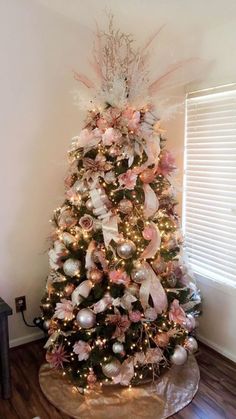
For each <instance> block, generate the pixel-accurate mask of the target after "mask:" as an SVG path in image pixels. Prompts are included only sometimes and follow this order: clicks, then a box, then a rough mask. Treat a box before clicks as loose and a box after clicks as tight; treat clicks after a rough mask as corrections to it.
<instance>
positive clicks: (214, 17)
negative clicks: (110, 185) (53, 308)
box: [0, 0, 236, 358]
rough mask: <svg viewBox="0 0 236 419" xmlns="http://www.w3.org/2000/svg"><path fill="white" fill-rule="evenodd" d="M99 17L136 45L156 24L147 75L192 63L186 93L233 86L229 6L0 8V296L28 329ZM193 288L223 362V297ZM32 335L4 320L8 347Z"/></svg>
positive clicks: (93, 3) (229, 348)
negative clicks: (195, 63)
mask: <svg viewBox="0 0 236 419" xmlns="http://www.w3.org/2000/svg"><path fill="white" fill-rule="evenodd" d="M105 9H111V10H112V11H113V13H114V14H115V17H116V22H117V25H118V26H119V25H120V27H121V28H122V29H125V30H130V32H131V33H134V35H135V36H136V37H137V40H138V42H144V40H145V39H147V38H148V36H149V35H150V34H152V33H153V31H154V30H156V29H157V28H158V27H160V25H161V24H163V23H166V28H165V30H164V31H163V34H162V36H161V37H160V38H158V40H157V42H156V45H157V47H156V49H155V52H153V56H152V60H151V62H152V70H153V73H154V72H155V71H157V69H158V68H160V66H162V67H165V62H166V60H167V61H170V60H171V59H173V58H174V59H181V58H183V57H189V56H200V57H202V58H210V59H211V60H213V64H212V66H211V70H210V71H209V73H208V74H206V75H205V77H204V81H203V82H202V83H201V84H200V83H199V82H198V83H195V85H193V84H192V85H190V86H188V89H189V90H195V89H198V88H201V87H209V86H214V85H219V84H224V83H230V82H233V81H234V82H235V74H236V71H235V70H236V57H235V52H234V51H235V46H234V40H235V19H234V16H236V14H235V12H236V2H235V1H234V0H224V1H223V0H214V1H213V0H208V1H207V2H206V1H204V0H199V1H198V2H193V1H189V0H149V1H148V2H147V1H144V0H130V1H129V2H127V1H126V0H120V1H119V2H118V1H116V0H100V1H97V0H86V1H79V0H70V2H65V1H64V0H8V1H5V2H4V1H2V2H0V17H1V23H0V44H1V45H0V47H1V63H0V72H1V82H2V83H1V91H0V93H1V96H0V97H1V112H0V120H1V123H0V129H1V136H0V138H1V165H0V170H1V192H2V200H1V201H2V204H1V249H0V258H1V262H0V266H1V274H0V295H1V296H2V297H3V298H4V299H5V300H6V301H7V302H8V303H9V304H10V305H12V306H14V297H16V296H20V295H26V297H27V303H28V309H27V312H26V316H27V318H28V320H29V321H30V320H31V319H32V318H33V317H34V316H35V315H37V314H39V308H38V307H39V302H40V298H41V296H42V293H43V291H44V284H45V278H46V275H47V270H48V261H47V254H46V250H47V242H46V240H45V238H46V237H47V236H48V234H49V231H50V226H49V224H48V220H49V218H50V216H51V213H52V211H53V209H54V208H55V207H56V206H57V205H58V204H59V203H60V202H61V200H62V199H63V177H64V173H65V169H66V151H67V148H68V145H69V140H70V138H71V137H72V136H74V135H76V134H77V133H78V131H79V129H80V127H81V120H82V118H83V115H81V113H80V112H79V111H78V109H77V108H76V107H74V106H73V101H72V96H71V94H70V92H71V90H72V89H74V88H75V86H76V84H75V82H74V81H73V78H72V71H71V70H72V69H79V70H81V71H85V72H86V71H87V65H86V62H87V59H88V58H89V52H90V50H91V46H92V29H93V28H94V20H95V19H97V21H98V22H99V23H100V25H101V26H103V25H104V22H105V21H106V16H105V14H104V10H105ZM167 128H168V137H169V144H168V147H169V148H170V149H173V151H174V153H175V155H176V157H177V162H178V166H179V175H178V184H179V185H181V184H182V163H183V145H184V143H183V138H184V115H183V114H178V115H177V117H176V118H175V119H174V120H171V121H169V122H168V123H167ZM180 192H181V191H180ZM180 201H181V193H180ZM199 285H200V287H201V289H202V293H203V297H204V314H203V316H202V319H201V323H200V331H199V333H200V335H201V337H202V339H203V340H204V339H205V341H207V342H208V343H209V344H210V345H212V346H213V347H216V348H218V350H220V351H221V352H223V353H226V354H228V356H230V357H231V358H233V357H234V356H235V355H234V350H235V347H236V341H235V337H234V336H233V334H232V332H231V331H232V329H233V326H234V322H235V309H234V306H235V305H234V304H233V297H232V294H230V290H229V292H228V291H227V290H224V293H223V292H222V291H221V289H220V288H218V287H217V286H214V285H213V284H212V283H208V282H207V281H206V280H203V281H201V282H199ZM215 301H217V304H215ZM220 302H221V312H220V315H219V305H220V304H219V303H220ZM216 325H217V328H216ZM32 331H33V332H32ZM34 332H35V333H36V334H37V333H38V332H37V331H34V329H28V328H26V327H25V326H24V325H23V323H22V320H21V317H20V315H19V314H15V313H14V315H13V316H12V318H11V319H10V337H11V340H12V344H13V345H16V344H19V343H23V342H25V341H27V340H31V339H32V338H33V336H32V335H31V334H32V333H34ZM35 336H36V335H35Z"/></svg>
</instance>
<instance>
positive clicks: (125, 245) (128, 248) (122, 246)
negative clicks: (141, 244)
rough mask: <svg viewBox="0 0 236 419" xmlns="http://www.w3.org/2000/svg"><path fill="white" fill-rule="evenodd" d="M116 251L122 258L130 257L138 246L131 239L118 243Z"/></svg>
mask: <svg viewBox="0 0 236 419" xmlns="http://www.w3.org/2000/svg"><path fill="white" fill-rule="evenodd" d="M116 251H117V254H118V256H120V257H121V258H122V259H130V258H131V257H132V256H133V254H134V252H135V251H136V246H135V244H134V243H133V242H132V241H131V240H126V241H123V242H121V243H118V245H117V248H116Z"/></svg>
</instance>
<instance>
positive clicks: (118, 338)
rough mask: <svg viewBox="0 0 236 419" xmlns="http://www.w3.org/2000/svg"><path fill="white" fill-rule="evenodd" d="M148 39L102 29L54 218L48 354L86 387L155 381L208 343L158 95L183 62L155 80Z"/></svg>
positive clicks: (45, 304) (45, 307) (46, 305)
mask: <svg viewBox="0 0 236 419" xmlns="http://www.w3.org/2000/svg"><path fill="white" fill-rule="evenodd" d="M149 43H150V41H149V42H148V43H147V45H146V47H148V45H149ZM146 47H144V48H142V49H140V50H135V49H134V48H133V40H132V38H131V37H130V35H127V34H124V33H122V32H120V31H115V30H114V29H113V25H112V21H111V23H110V26H109V30H108V31H107V32H100V31H98V33H97V37H96V47H95V50H94V54H93V59H94V61H93V68H94V70H95V72H96V76H97V79H99V81H100V87H99V89H97V91H96V93H95V94H94V95H92V92H93V90H94V88H95V85H94V83H93V82H92V81H91V80H90V79H88V78H87V77H86V76H84V75H82V74H79V73H76V74H75V77H76V79H77V80H78V81H80V82H81V83H82V84H83V85H85V86H86V88H88V91H89V94H90V100H89V106H90V108H89V109H88V112H87V119H86V122H85V126H84V128H83V129H82V131H81V132H80V134H79V135H78V137H75V138H73V141H72V147H71V149H70V151H69V161H70V165H69V172H68V175H67V177H66V179H65V188H66V191H65V201H64V203H63V204H62V206H61V207H60V208H57V209H56V210H55V211H54V216H53V219H52V220H51V221H52V224H53V227H54V229H53V231H52V234H51V241H52V244H51V248H50V251H49V259H50V272H49V275H48V278H47V285H46V294H45V297H44V298H43V300H42V305H41V307H42V311H43V319H44V325H45V327H46V328H47V329H48V334H49V339H48V341H47V344H46V349H47V353H46V360H47V361H48V363H49V364H50V365H51V366H52V367H54V368H57V369H58V370H61V371H62V373H63V375H67V376H68V378H69V380H70V381H71V382H73V383H75V385H76V386H78V387H79V388H81V389H84V388H89V389H91V388H93V387H94V386H95V385H98V384H100V385H104V384H106V383H107V382H108V381H109V382H112V383H114V384H117V383H119V384H121V385H125V386H131V385H135V384H138V383H140V382H142V381H143V380H147V379H155V378H156V377H157V376H159V375H160V374H161V372H162V371H163V370H164V369H165V368H169V367H171V365H172V364H177V365H181V364H183V363H184V362H185V361H186V359H187V356H188V352H190V353H191V352H194V351H195V350H196V349H197V343H196V340H195V339H194V337H193V336H192V334H193V332H194V328H195V323H196V322H195V317H196V316H197V315H198V314H199V303H200V298H199V294H198V291H197V289H196V286H195V284H194V281H193V280H192V278H191V276H190V275H189V273H188V271H187V268H186V266H185V264H184V262H183V254H182V249H181V246H182V236H181V232H180V223H179V217H178V214H177V212H176V205H177V201H176V196H175V193H174V190H173V187H172V179H171V177H172V174H173V172H174V171H175V163H174V159H173V157H172V155H171V153H170V152H169V151H167V149H166V148H165V143H166V138H165V132H164V131H163V130H162V129H161V126H160V115H159V110H158V107H157V109H156V110H155V108H154V106H153V104H152V101H151V98H150V97H151V95H153V94H155V93H156V92H157V93H158V89H159V87H160V85H161V84H162V83H163V81H164V82H165V81H166V78H167V77H169V76H170V73H172V72H173V71H174V70H175V69H172V70H171V71H168V72H167V73H166V75H164V76H162V77H159V78H158V79H157V80H155V81H150V79H149V76H148V72H147V70H146V61H147V56H146V49H147V48H146ZM157 101H158V95H157ZM83 103H84V102H83Z"/></svg>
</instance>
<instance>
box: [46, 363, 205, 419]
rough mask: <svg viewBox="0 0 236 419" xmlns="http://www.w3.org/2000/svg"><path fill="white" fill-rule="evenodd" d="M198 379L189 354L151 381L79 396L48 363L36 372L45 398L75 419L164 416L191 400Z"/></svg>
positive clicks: (106, 387)
mask: <svg viewBox="0 0 236 419" xmlns="http://www.w3.org/2000/svg"><path fill="white" fill-rule="evenodd" d="M199 378H200V374H199V368H198V365H197V362H196V360H195V358H194V356H189V357H188V361H187V362H186V363H185V365H182V366H179V367H178V366H173V367H172V368H171V369H170V370H168V371H167V372H166V373H165V374H163V376H161V377H160V378H159V379H158V380H157V381H155V383H149V384H143V385H140V386H137V387H132V388H131V389H128V388H126V387H120V386H117V385H116V386H113V385H112V386H104V387H102V388H101V389H96V390H93V391H90V392H89V394H87V395H84V396H83V395H81V394H80V393H79V392H78V390H77V389H76V387H74V386H73V385H72V384H69V383H68V382H67V380H66V379H65V378H64V377H62V375H61V374H59V373H58V372H57V371H55V370H52V369H50V367H49V365H48V364H44V365H42V366H41V368H40V371H39V383H40V386H41V389H42V391H43V393H44V395H45V396H46V397H47V399H48V400H49V401H50V402H51V403H52V404H53V405H54V406H55V407H57V408H58V409H59V410H61V411H62V412H63V413H66V414H67V415H69V416H71V417H72V418H76V419H121V418H122V419H123V418H127V419H138V418H142V419H143V418H148V419H164V418H168V417H169V416H171V415H173V414H174V413H176V412H178V411H179V410H181V409H183V407H185V406H187V404H189V403H190V402H191V400H192V399H193V397H194V395H195V394H196V392H197V389H198V382H199Z"/></svg>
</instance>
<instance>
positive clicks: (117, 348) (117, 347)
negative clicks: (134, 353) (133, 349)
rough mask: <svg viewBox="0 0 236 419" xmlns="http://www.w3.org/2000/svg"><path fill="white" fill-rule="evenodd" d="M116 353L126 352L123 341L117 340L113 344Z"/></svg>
mask: <svg viewBox="0 0 236 419" xmlns="http://www.w3.org/2000/svg"><path fill="white" fill-rule="evenodd" d="M112 350H113V352H114V354H122V353H123V352H124V345H123V343H121V342H115V343H113V345H112Z"/></svg>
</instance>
